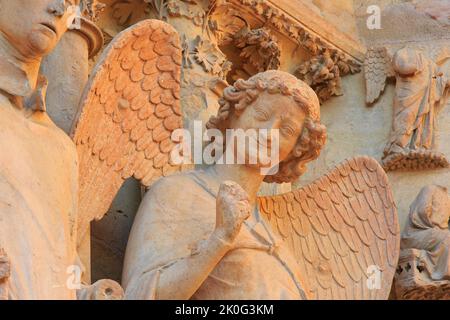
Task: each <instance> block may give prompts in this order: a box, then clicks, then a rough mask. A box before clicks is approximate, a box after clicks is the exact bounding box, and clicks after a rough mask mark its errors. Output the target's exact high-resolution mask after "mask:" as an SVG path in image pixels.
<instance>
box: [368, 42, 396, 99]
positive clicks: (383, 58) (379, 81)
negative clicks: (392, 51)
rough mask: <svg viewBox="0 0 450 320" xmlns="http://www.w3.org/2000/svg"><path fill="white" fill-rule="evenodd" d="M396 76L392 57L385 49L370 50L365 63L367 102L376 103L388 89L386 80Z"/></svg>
mask: <svg viewBox="0 0 450 320" xmlns="http://www.w3.org/2000/svg"><path fill="white" fill-rule="evenodd" d="M393 76H395V73H394V71H393V68H392V62H391V57H390V56H389V53H388V51H387V49H386V48H385V47H381V48H370V49H369V50H368V51H367V54H366V59H365V61H364V77H365V79H366V102H367V103H368V104H371V103H374V102H375V101H376V100H377V99H378V98H379V97H380V95H381V93H382V92H383V91H384V89H385V87H386V79H387V78H388V77H393Z"/></svg>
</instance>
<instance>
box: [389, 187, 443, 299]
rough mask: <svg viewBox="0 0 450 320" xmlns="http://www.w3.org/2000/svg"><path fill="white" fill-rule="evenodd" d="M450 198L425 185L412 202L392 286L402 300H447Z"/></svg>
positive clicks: (441, 188)
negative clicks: (393, 285)
mask: <svg viewBox="0 0 450 320" xmlns="http://www.w3.org/2000/svg"><path fill="white" fill-rule="evenodd" d="M449 219H450V197H449V195H448V191H447V189H446V188H444V187H441V186H436V185H431V186H427V187H424V188H423V189H422V190H421V191H420V193H419V195H418V196H417V198H416V199H415V200H414V202H413V203H412V205H411V208H410V212H409V219H408V222H407V225H406V227H405V230H404V231H403V234H402V239H401V254H400V262H399V267H398V270H397V274H396V282H395V287H396V291H397V295H398V297H399V298H401V299H450V230H449Z"/></svg>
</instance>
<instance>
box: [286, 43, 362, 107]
mask: <svg viewBox="0 0 450 320" xmlns="http://www.w3.org/2000/svg"><path fill="white" fill-rule="evenodd" d="M341 58H342V57H341V56H340V54H339V53H338V52H337V51H332V50H329V49H322V50H321V52H320V53H319V54H318V55H317V56H314V57H313V58H311V59H310V60H308V61H305V62H304V63H302V64H301V65H300V66H299V67H298V68H297V70H296V71H295V74H296V75H297V76H298V77H299V79H302V80H303V81H305V82H306V83H307V84H308V85H309V86H311V88H313V89H314V91H315V92H316V93H317V96H318V97H319V99H320V101H321V102H324V101H326V100H328V99H330V98H331V97H333V96H341V95H343V92H342V85H341V76H344V75H347V74H353V73H356V72H359V66H358V65H355V64H352V63H343V62H342V61H341V60H340V59H341Z"/></svg>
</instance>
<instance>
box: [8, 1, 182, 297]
mask: <svg viewBox="0 0 450 320" xmlns="http://www.w3.org/2000/svg"><path fill="white" fill-rule="evenodd" d="M78 2H79V1H77V0H73V1H63V0H40V1H6V0H0V31H1V32H0V128H1V130H0V150H1V156H0V298H7V299H75V298H76V296H77V293H78V296H79V297H80V298H87V299H90V298H104V299H114V298H118V297H119V298H120V296H121V290H122V289H121V288H120V286H118V285H117V284H116V283H113V282H111V281H108V280H106V281H100V282H98V283H96V284H94V285H93V286H80V283H79V279H77V278H79V277H80V273H81V271H80V272H77V270H82V266H81V265H80V264H79V259H78V257H77V243H79V241H80V239H81V238H82V237H83V236H84V235H85V234H86V231H85V229H86V226H87V225H89V222H90V221H91V220H93V219H94V218H100V217H101V216H102V215H103V214H104V213H105V212H106V211H107V209H108V207H109V205H110V203H111V201H112V199H113V198H114V196H115V193H116V192H117V190H118V189H119V188H120V186H121V183H122V182H123V180H124V179H126V178H128V177H130V176H131V175H135V176H136V177H137V178H138V179H142V180H143V182H144V183H149V181H151V179H152V178H153V177H158V176H161V175H163V174H165V173H167V172H170V169H172V166H170V165H169V164H168V160H167V159H168V155H167V153H168V152H170V148H171V145H172V144H171V142H170V141H167V137H170V134H171V131H172V130H173V129H175V128H178V127H180V126H181V117H180V110H179V100H178V95H179V78H180V68H179V65H180V64H181V49H180V47H179V39H178V35H177V34H176V33H175V32H174V30H173V29H172V28H171V27H170V26H168V25H167V24H165V23H163V22H160V21H145V22H142V23H140V24H138V25H136V26H134V27H133V28H131V29H130V30H127V31H126V32H124V33H123V34H122V35H121V36H119V37H118V38H117V41H113V42H112V43H111V46H110V48H109V49H107V50H106V52H105V54H104V56H103V57H102V58H101V59H100V62H99V65H98V66H97V67H96V69H95V70H94V72H93V76H92V79H91V80H90V82H89V83H88V85H87V87H86V91H85V95H84V100H83V102H82V104H81V106H80V114H81V115H80V117H79V118H80V119H79V120H78V124H77V126H76V128H77V129H76V131H74V132H75V133H74V137H75V141H76V144H74V142H73V141H72V140H71V139H70V138H69V137H68V136H66V135H65V133H64V132H63V131H62V130H60V129H59V128H58V127H57V126H56V125H55V124H54V123H53V122H52V121H51V120H50V118H49V117H48V115H47V114H46V112H45V88H46V80H45V79H44V78H42V77H39V75H38V70H39V65H40V62H41V60H42V57H43V56H45V55H46V54H48V53H49V52H51V50H52V49H53V48H54V47H55V46H56V44H57V42H58V41H59V39H60V38H61V36H62V35H63V34H64V32H65V31H66V30H67V28H68V26H70V22H71V21H70V19H71V16H70V13H69V12H70V11H69V10H68V8H69V6H71V5H78ZM77 153H78V154H77ZM174 168H175V169H176V167H174ZM79 178H80V183H79ZM88 267H89V266H88ZM77 268H78V269H77ZM70 270H72V271H74V274H72V275H71V274H68V272H71V271H70ZM77 289H79V290H78V292H77Z"/></svg>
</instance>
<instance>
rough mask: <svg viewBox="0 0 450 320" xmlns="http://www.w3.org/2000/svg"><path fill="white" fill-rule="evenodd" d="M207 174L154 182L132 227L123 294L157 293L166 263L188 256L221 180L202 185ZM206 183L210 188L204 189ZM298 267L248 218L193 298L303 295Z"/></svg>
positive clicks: (208, 221) (207, 230) (201, 236)
mask: <svg viewBox="0 0 450 320" xmlns="http://www.w3.org/2000/svg"><path fill="white" fill-rule="evenodd" d="M199 176H202V177H203V178H204V179H202V181H205V180H207V177H206V175H205V174H204V173H203V172H202V171H200V172H197V173H184V174H178V175H174V176H171V177H168V178H164V179H162V180H160V181H159V182H157V183H156V184H155V185H153V186H152V188H151V189H150V191H149V192H148V193H147V194H146V196H145V198H144V200H143V203H142V204H141V207H140V210H139V212H138V215H137V216H136V219H135V223H134V225H133V229H132V232H131V236H130V239H129V242H128V247H127V253H126V258H125V266H124V274H123V279H122V284H123V286H124V288H125V290H126V293H125V294H126V298H127V299H157V298H158V292H157V288H158V279H159V276H160V274H161V273H163V272H164V269H165V268H167V267H170V266H171V265H172V264H174V263H176V262H177V261H179V260H180V259H184V258H186V257H189V256H191V255H192V254H193V252H195V250H194V251H193V249H194V248H196V247H197V245H198V244H199V243H200V242H201V241H202V240H205V239H207V238H208V237H209V236H210V235H211V233H212V232H213V230H214V227H215V221H216V198H215V196H213V194H212V193H211V192H210V191H209V190H214V193H215V194H217V191H218V189H219V186H218V185H217V186H212V187H211V188H205V185H203V182H202V181H201V180H199V179H198V177H199ZM208 189H209V190H208ZM305 285H306V282H305V281H304V279H302V275H301V274H300V269H299V266H298V264H297V262H296V261H295V259H294V257H293V255H292V254H291V252H290V251H289V249H288V248H287V246H286V244H285V243H283V242H282V241H280V239H278V238H277V237H276V236H275V234H274V233H273V232H272V231H271V230H270V227H269V226H268V225H267V224H266V223H265V222H264V221H263V220H261V219H260V220H256V221H254V222H246V223H244V224H243V226H242V229H241V232H240V234H239V235H238V239H237V243H236V247H235V249H233V250H231V251H229V252H228V253H227V254H226V255H225V256H224V257H223V258H222V259H221V261H220V262H219V263H218V265H216V267H215V268H214V270H213V271H212V272H211V273H210V274H209V276H208V278H207V279H206V280H205V281H204V282H203V284H202V285H201V286H200V288H199V289H198V290H197V291H196V293H195V294H194V295H193V296H192V297H191V299H193V300H195V299H199V300H216V299H225V300H235V299H237V300H241V299H251V300H263V299H269V300H278V299H285V300H288V299H307V298H309V297H310V296H309V294H308V292H309V291H308V290H307V289H306V287H305Z"/></svg>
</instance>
